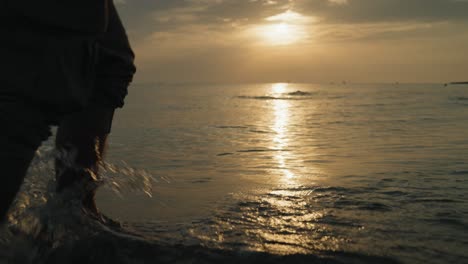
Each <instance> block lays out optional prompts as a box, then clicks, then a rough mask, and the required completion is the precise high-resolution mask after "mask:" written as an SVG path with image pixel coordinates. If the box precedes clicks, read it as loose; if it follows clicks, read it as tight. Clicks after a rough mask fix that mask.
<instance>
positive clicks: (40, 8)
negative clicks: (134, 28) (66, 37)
mask: <svg viewBox="0 0 468 264" xmlns="http://www.w3.org/2000/svg"><path fill="white" fill-rule="evenodd" d="M0 1H1V4H0V7H1V11H0V16H1V17H3V19H2V20H5V19H7V20H8V19H9V20H12V21H13V22H14V23H29V24H31V25H34V26H37V27H42V28H48V29H49V30H54V29H56V30H57V31H74V32H80V33H84V34H98V33H102V32H105V31H106V27H107V17H108V1H109V0H74V1H65V0H23V1H20V0H0Z"/></svg>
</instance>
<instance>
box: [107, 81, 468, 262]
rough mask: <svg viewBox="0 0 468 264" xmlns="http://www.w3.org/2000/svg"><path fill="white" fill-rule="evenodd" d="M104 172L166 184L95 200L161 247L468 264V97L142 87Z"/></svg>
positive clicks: (131, 100)
mask: <svg viewBox="0 0 468 264" xmlns="http://www.w3.org/2000/svg"><path fill="white" fill-rule="evenodd" d="M107 160H108V161H109V162H110V163H113V164H119V163H121V162H122V161H125V162H126V163H127V164H129V166H132V167H135V168H139V169H143V170H145V171H146V172H145V173H148V174H150V175H153V177H154V178H155V179H157V180H158V181H157V182H156V183H154V184H153V189H152V194H153V197H149V196H148V195H145V193H144V192H138V193H133V192H123V193H122V194H121V195H116V192H112V191H110V190H109V189H103V190H102V191H101V192H100V193H99V199H98V201H99V206H100V207H101V209H102V210H103V211H104V212H105V213H107V214H108V215H110V216H112V217H114V218H118V219H120V220H121V221H123V222H125V223H126V225H127V226H128V227H131V228H132V229H135V230H137V231H138V232H140V233H142V234H144V235H146V236H148V237H151V238H153V239H158V240H162V241H166V242H170V243H182V244H187V245H190V244H202V245H206V246H209V247H215V248H225V249H233V250H254V251H266V252H269V253H279V254H291V253H306V254H309V253H310V254H320V252H354V253H359V254H363V255H376V256H386V257H390V258H393V259H395V260H398V261H402V262H406V263H418V262H419V263H422V262H425V263H462V262H465V263H466V262H467V261H468V253H466V248H468V235H467V234H468V198H467V197H466V194H467V193H468V87H467V86H448V87H443V86H442V85H435V84H434V85H433V84H418V85H408V84H399V85H391V84H388V85H371V84H364V85H361V84H360V85H358V84H348V85H314V84H281V83H280V84H256V85H134V86H133V87H132V88H131V91H130V96H129V97H128V100H127V103H126V106H125V107H124V108H123V109H122V110H120V111H118V112H117V114H116V119H115V121H114V126H113V132H112V134H111V137H110V145H109V150H108V159H107ZM124 174H125V173H124ZM124 174H123V175H124ZM129 174H132V171H130V173H129ZM141 179H142V178H141ZM161 179H164V180H161Z"/></svg>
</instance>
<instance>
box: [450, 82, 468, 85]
mask: <svg viewBox="0 0 468 264" xmlns="http://www.w3.org/2000/svg"><path fill="white" fill-rule="evenodd" d="M450 84H453V85H457V84H468V82H451V83H450Z"/></svg>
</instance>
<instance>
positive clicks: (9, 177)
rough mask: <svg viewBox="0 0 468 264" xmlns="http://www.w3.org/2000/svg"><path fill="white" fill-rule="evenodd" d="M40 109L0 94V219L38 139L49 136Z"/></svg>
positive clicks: (4, 213)
mask: <svg viewBox="0 0 468 264" xmlns="http://www.w3.org/2000/svg"><path fill="white" fill-rule="evenodd" d="M44 116H45V115H43V114H41V112H40V109H34V108H31V107H30V106H26V104H24V103H21V102H18V101H17V100H16V99H15V98H12V97H8V98H7V97H6V96H5V95H1V94H0V123H1V124H2V128H1V129H0V146H1V147H0V174H1V179H2V183H1V184H0V222H2V221H4V220H5V218H6V214H7V212H8V210H9V208H10V205H11V203H12V202H13V201H14V199H15V197H16V193H17V192H18V190H19V188H20V186H21V183H22V182H23V179H24V176H25V175H26V172H27V170H28V167H29V164H30V163H31V160H32V159H33V157H34V154H35V151H36V149H37V148H38V147H39V146H40V144H41V142H42V141H43V140H45V139H47V137H48V136H49V135H50V129H49V125H48V122H47V120H46V119H45V117H44Z"/></svg>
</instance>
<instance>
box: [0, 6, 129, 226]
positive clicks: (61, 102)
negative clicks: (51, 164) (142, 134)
mask: <svg viewBox="0 0 468 264" xmlns="http://www.w3.org/2000/svg"><path fill="white" fill-rule="evenodd" d="M25 2H26V3H25ZM0 28H1V29H2V34H3V35H4V36H3V37H4V38H3V39H4V40H2V41H1V42H0V58H2V61H1V62H0V81H1V83H0V124H1V128H0V221H3V220H4V219H5V216H6V213H7V211H8V209H9V207H10V204H11V203H12V201H13V200H14V198H15V196H16V193H17V192H18V190H19V187H20V185H21V183H22V181H23V179H24V176H25V174H26V171H27V169H28V167H29V164H30V162H31V160H32V158H33V157H34V153H35V151H36V150H37V148H38V147H39V146H40V145H41V142H42V141H44V140H45V139H47V138H48V137H49V136H50V126H51V125H58V126H59V129H58V131H57V137H56V146H57V149H58V150H59V151H60V152H61V153H63V152H67V153H71V154H70V155H65V156H69V157H73V158H72V159H68V158H67V159H62V158H60V157H62V156H59V158H58V159H57V160H56V178H57V191H62V190H65V189H66V188H68V187H70V186H73V185H75V183H76V182H78V181H93V180H94V179H93V177H92V174H93V173H94V174H96V173H97V172H98V164H99V162H100V161H101V159H102V155H103V153H104V147H105V143H106V138H107V135H108V134H109V132H110V128H111V123H112V118H113V114H114V109H115V108H117V107H122V106H123V100H124V97H125V96H126V94H127V87H128V85H129V83H130V82H131V80H132V78H133V74H134V73H135V66H134V64H133V60H134V55H133V52H132V50H131V48H130V45H129V42H128V38H127V36H126V33H125V30H124V28H123V26H122V23H121V21H120V19H119V17H118V14H117V12H116V10H115V7H114V4H113V3H112V1H111V0H109V1H108V0H80V1H65V2H64V1H59V0H48V1H36V0H34V1H33V0H29V1H16V0H3V2H2V6H1V7H0ZM83 205H84V206H85V208H87V209H88V210H89V211H91V212H94V213H97V209H96V206H95V203H94V190H93V189H89V190H85V191H84V193H83Z"/></svg>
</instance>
